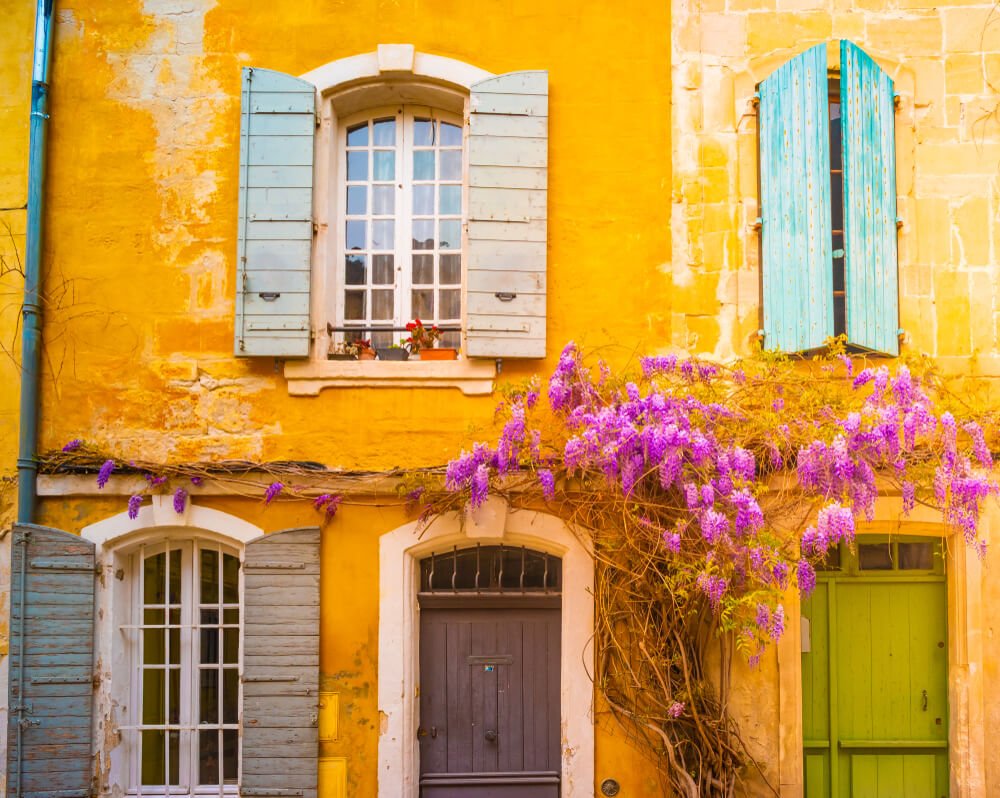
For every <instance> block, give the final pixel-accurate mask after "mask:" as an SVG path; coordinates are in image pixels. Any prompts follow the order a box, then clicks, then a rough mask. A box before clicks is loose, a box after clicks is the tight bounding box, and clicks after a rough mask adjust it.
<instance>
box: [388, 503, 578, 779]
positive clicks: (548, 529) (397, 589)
mask: <svg viewBox="0 0 1000 798" xmlns="http://www.w3.org/2000/svg"><path fill="white" fill-rule="evenodd" d="M477 541H479V542H482V543H491V544H499V543H503V544H504V545H505V546H507V545H510V546H522V545H523V546H527V547H529V548H532V549H536V550H538V551H544V552H548V553H549V554H553V555H555V556H558V557H560V558H562V569H563V570H562V579H563V584H562V613H561V615H560V630H561V632H560V645H561V649H560V650H561V662H560V667H559V679H560V685H559V690H560V700H559V704H560V737H561V747H562V752H561V767H560V776H561V779H562V782H561V786H560V795H561V798H584V796H593V794H594V711H593V698H594V684H593V680H592V674H593V644H592V638H593V629H594V600H593V588H594V561H593V557H592V556H591V554H590V551H589V550H588V548H587V545H586V543H585V541H586V537H585V536H584V535H582V534H580V535H578V534H576V533H575V532H574V531H573V530H572V529H571V528H570V527H569V526H567V525H566V524H565V523H564V522H563V521H562V520H561V519H559V518H557V517H555V516H552V515H548V514H547V513H540V512H535V511H532V510H514V509H511V508H509V507H508V506H507V503H506V502H505V501H504V500H503V499H501V498H500V497H497V496H490V497H489V498H488V499H487V502H486V504H485V505H484V506H483V507H481V508H479V510H477V511H476V512H474V513H466V514H461V513H451V514H448V515H445V516H442V517H440V518H438V519H436V520H434V521H433V523H431V525H430V526H429V527H426V528H423V529H422V528H421V526H420V524H419V523H417V522H414V523H410V524H406V525H404V526H401V527H399V528H397V529H395V530H393V531H392V532H388V533H386V534H385V535H383V536H382V537H381V539H380V541H379V631H378V638H379V648H378V652H379V656H378V704H379V744H378V764H379V776H378V796H379V798H400V796H402V798H417V796H418V791H419V782H420V750H419V745H418V742H417V727H418V725H419V720H420V700H419V684H420V672H419V641H418V636H419V630H420V607H419V605H418V603H417V592H418V589H419V587H420V570H419V569H420V560H421V559H422V558H423V557H425V556H427V555H429V554H430V553H431V552H432V551H442V550H445V549H450V548H451V547H452V546H458V547H459V548H464V547H466V546H469V545H474V544H475V543H476V542H477Z"/></svg>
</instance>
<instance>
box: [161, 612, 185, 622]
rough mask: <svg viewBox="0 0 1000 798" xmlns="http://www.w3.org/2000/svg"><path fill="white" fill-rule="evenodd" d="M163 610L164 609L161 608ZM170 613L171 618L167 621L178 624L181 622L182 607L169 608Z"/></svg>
mask: <svg viewBox="0 0 1000 798" xmlns="http://www.w3.org/2000/svg"><path fill="white" fill-rule="evenodd" d="M161 612H162V610H161ZM168 615H169V620H168V621H167V622H168V623H170V624H172V625H174V626H176V625H177V624H179V623H180V622H181V611H180V609H173V610H169V612H168ZM161 617H162V615H161Z"/></svg>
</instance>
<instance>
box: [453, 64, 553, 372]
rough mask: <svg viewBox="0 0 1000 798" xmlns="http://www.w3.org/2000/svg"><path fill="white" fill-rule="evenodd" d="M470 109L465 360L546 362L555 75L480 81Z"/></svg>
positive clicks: (533, 74) (515, 75)
mask: <svg viewBox="0 0 1000 798" xmlns="http://www.w3.org/2000/svg"><path fill="white" fill-rule="evenodd" d="M469 105H470V114H469V139H468V153H469V155H468V157H469V192H468V194H469V208H468V236H467V240H468V254H467V258H466V264H467V290H468V293H467V301H466V313H465V317H466V353H467V354H468V355H469V356H471V357H545V319H546V311H547V303H546V295H545V284H546V280H545V272H546V258H547V255H546V236H547V218H548V191H547V185H548V146H549V142H548V73H547V72H541V71H538V72H511V73H509V74H506V75H498V76H496V77H493V78H488V79H486V80H483V81H480V82H479V83H477V84H475V85H473V87H472V93H471V98H470V103H469ZM525 272H529V273H534V274H536V275H539V276H538V277H535V278H528V279H527V281H526V280H525V278H524V277H523V276H522V275H523V273H525ZM526 284H527V287H525V285H526ZM498 294H500V296H498ZM508 317H509V320H508ZM497 319H504V321H502V322H498V321H497Z"/></svg>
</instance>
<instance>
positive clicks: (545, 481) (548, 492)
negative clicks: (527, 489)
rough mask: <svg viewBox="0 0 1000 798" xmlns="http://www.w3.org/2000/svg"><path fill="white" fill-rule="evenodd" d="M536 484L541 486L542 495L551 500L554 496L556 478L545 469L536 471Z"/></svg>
mask: <svg viewBox="0 0 1000 798" xmlns="http://www.w3.org/2000/svg"><path fill="white" fill-rule="evenodd" d="M538 482H539V483H540V484H541V486H542V495H543V496H545V498H546V499H549V500H551V499H552V498H553V497H554V496H555V495H556V478H555V476H554V475H553V474H552V472H551V471H550V470H549V469H547V468H539V469H538Z"/></svg>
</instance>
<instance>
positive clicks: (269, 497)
mask: <svg viewBox="0 0 1000 798" xmlns="http://www.w3.org/2000/svg"><path fill="white" fill-rule="evenodd" d="M284 489H285V486H284V485H283V484H282V483H280V482H272V483H271V484H270V485H268V486H267V490H265V491H264V504H270V503H271V502H273V501H274V500H275V499H276V498H277V497H278V494H279V493H281V491H283V490H284Z"/></svg>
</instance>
